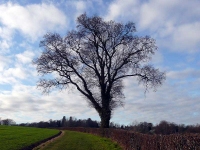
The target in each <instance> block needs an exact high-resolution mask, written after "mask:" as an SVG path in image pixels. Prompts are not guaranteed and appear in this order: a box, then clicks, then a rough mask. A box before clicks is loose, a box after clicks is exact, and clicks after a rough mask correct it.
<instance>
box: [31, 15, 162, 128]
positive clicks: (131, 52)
mask: <svg viewBox="0 0 200 150" xmlns="http://www.w3.org/2000/svg"><path fill="white" fill-rule="evenodd" d="M135 32H136V29H135V25H134V23H132V22H128V23H127V24H122V23H116V22H114V21H104V20H103V19H102V18H101V17H98V16H93V17H88V16H87V15H86V14H83V15H81V16H79V17H78V19H77V28H76V30H72V31H71V32H68V33H67V35H66V36H65V37H61V36H60V35H59V34H57V33H47V34H46V35H45V36H44V40H43V41H41V43H40V46H41V47H43V48H44V51H43V53H42V54H41V56H40V57H39V58H37V59H36V60H34V64H36V65H37V71H38V72H39V73H40V74H42V75H45V74H51V73H57V77H56V78H53V79H49V77H48V78H47V79H45V78H42V79H40V81H39V84H38V86H40V87H42V88H43V90H44V92H49V90H50V88H52V87H57V88H61V89H63V88H65V87H67V86H68V85H73V86H75V87H76V88H77V90H78V91H79V92H80V93H81V94H82V95H83V96H84V97H85V98H86V99H87V100H88V102H89V104H90V105H91V106H92V107H93V108H95V109H96V111H97V112H98V114H99V116H100V118H101V127H103V128H108V127H109V121H110V118H111V113H112V111H113V109H114V108H116V107H117V106H119V105H122V104H123V101H122V100H123V98H124V95H123V92H122V89H123V84H122V81H123V79H125V78H127V77H137V79H138V81H139V83H144V85H145V86H146V88H152V87H154V88H155V87H157V86H158V85H161V83H162V81H163V80H164V78H165V75H164V73H163V72H160V71H159V70H158V69H155V68H154V67H153V66H151V65H148V64H147V63H148V61H149V60H150V58H151V56H152V55H153V54H154V52H155V50H156V49H157V47H156V45H155V40H154V39H152V38H150V37H149V36H145V37H138V36H136V35H134V33H135Z"/></svg>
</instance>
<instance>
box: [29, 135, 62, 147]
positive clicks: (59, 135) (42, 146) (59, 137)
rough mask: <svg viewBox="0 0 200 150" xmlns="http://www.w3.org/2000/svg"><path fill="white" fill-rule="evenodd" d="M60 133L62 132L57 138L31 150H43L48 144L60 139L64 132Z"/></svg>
mask: <svg viewBox="0 0 200 150" xmlns="http://www.w3.org/2000/svg"><path fill="white" fill-rule="evenodd" d="M61 132H62V133H61V134H60V135H59V136H57V137H55V138H52V139H51V140H48V141H46V142H44V143H42V144H40V145H39V146H37V147H35V148H33V149H32V150H40V149H42V148H44V147H45V146H46V145H48V144H49V143H52V142H54V141H55V140H56V139H58V138H60V137H62V136H63V135H64V134H65V132H64V131H61Z"/></svg>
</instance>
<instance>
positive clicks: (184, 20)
mask: <svg viewBox="0 0 200 150" xmlns="http://www.w3.org/2000/svg"><path fill="white" fill-rule="evenodd" d="M198 5H200V2H199V1H198V0H194V1H193V2H190V1H187V0H174V1H165V0H149V1H144V2H139V1H137V0H125V1H120V0H115V1H113V2H112V3H111V4H110V6H109V8H108V15H106V17H105V18H106V19H107V20H110V19H114V20H116V19H117V20H120V21H122V20H125V21H134V22H135V23H136V28H137V30H138V31H139V32H140V33H141V32H143V31H147V32H149V34H150V35H151V36H153V37H154V38H156V39H157V41H158V43H159V45H161V46H162V47H165V48H168V49H170V50H172V51H178V52H186V53H191V52H197V51H199V49H198V48H199V46H200V45H199V43H200V35H199V34H198V33H199V32H198V31H199V30H200V25H199V24H200V17H199V16H200V10H199V9H198V7H196V6H198ZM169 43H170V44H169Z"/></svg>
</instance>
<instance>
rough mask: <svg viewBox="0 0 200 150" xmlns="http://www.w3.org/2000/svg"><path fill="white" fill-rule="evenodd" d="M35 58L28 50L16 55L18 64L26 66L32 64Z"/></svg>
mask: <svg viewBox="0 0 200 150" xmlns="http://www.w3.org/2000/svg"><path fill="white" fill-rule="evenodd" d="M34 56H35V55H34V53H33V52H32V51H28V50H27V51H24V52H23V53H21V54H17V55H16V57H17V59H18V62H22V63H24V64H27V63H31V62H32V60H33V57H34Z"/></svg>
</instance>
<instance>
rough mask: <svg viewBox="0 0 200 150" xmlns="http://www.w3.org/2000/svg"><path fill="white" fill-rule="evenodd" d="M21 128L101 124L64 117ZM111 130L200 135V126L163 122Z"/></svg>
mask: <svg viewBox="0 0 200 150" xmlns="http://www.w3.org/2000/svg"><path fill="white" fill-rule="evenodd" d="M0 124H2V125H16V123H15V121H14V120H12V119H4V120H0ZM18 125H19V126H28V127H38V128H51V127H90V128H99V127H100V122H99V121H96V120H95V121H94V120H92V119H91V118H88V119H76V118H75V117H69V118H66V117H65V116H63V118H62V119H60V120H52V119H50V120H49V121H40V122H33V123H21V124H18ZM110 128H116V129H124V130H129V131H134V132H140V133H143V134H162V135H169V134H176V133H200V124H197V125H184V124H176V123H173V122H167V121H161V122H160V123H159V124H157V125H153V124H152V123H148V122H140V123H132V124H131V125H127V126H125V125H120V124H117V123H113V122H111V123H110Z"/></svg>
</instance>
